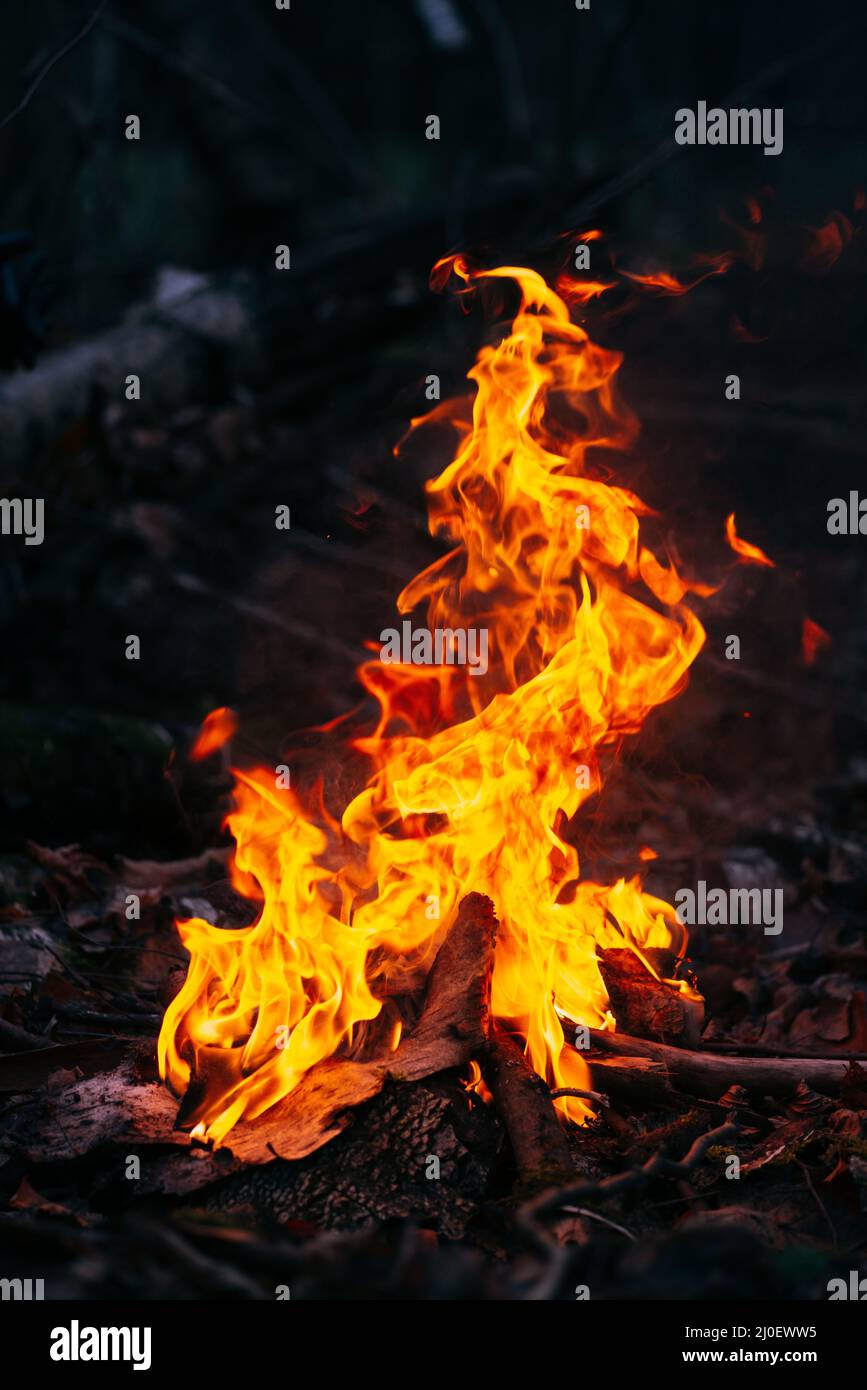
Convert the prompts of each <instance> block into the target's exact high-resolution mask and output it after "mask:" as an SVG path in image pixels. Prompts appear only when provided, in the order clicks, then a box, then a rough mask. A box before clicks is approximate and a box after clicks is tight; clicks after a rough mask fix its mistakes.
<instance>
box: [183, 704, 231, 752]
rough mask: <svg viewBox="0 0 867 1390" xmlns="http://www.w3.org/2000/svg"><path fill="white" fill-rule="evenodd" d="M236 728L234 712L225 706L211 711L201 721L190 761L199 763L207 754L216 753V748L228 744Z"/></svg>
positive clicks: (191, 750)
mask: <svg viewBox="0 0 867 1390" xmlns="http://www.w3.org/2000/svg"><path fill="white" fill-rule="evenodd" d="M237 727H238V716H237V715H236V714H235V711H234V710H231V709H228V708H226V706H225V705H222V706H221V707H220V708H219V709H213V710H211V713H210V714H208V715H206V716H205V718H204V719H203V720H202V727H201V728H200V730H199V732H198V735H197V737H196V741H195V743H194V744H193V746H192V748H191V749H190V754H189V756H190V761H191V762H194V763H195V762H199V761H200V760H201V759H202V758H207V757H208V756H209V754H211V753H216V751H217V749H218V748H222V747H223V744H224V743H228V742H229V739H230V738H231V737H232V735H233V734H234V733H235V731H236V729H237Z"/></svg>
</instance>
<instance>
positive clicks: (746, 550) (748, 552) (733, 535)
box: [726, 512, 776, 569]
mask: <svg viewBox="0 0 867 1390" xmlns="http://www.w3.org/2000/svg"><path fill="white" fill-rule="evenodd" d="M726 540H727V541H728V543H729V545H730V546H731V548H732V550H733V551H734V552H735V554H736V555H737V556H739V557H740V563H741V564H742V565H765V566H767V568H768V569H776V564H775V563H774V561H773V560H771V559H769V557H768V556H767V555H766V554H765V552H764V551H763V550H760V549H759V547H758V546H757V545H751V544H750V542H749V541H745V540H742V539H741V537H740V536H739V535H738V533H737V531H736V530H735V514H734V512H732V513H731V514H730V515H729V516H727V517H726Z"/></svg>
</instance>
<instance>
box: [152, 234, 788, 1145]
mask: <svg viewBox="0 0 867 1390" xmlns="http://www.w3.org/2000/svg"><path fill="white" fill-rule="evenodd" d="M452 272H454V273H455V274H456V275H457V276H458V277H459V279H460V280H461V282H462V285H463V286H464V288H463V290H462V291H461V292H462V293H463V294H464V295H466V294H471V293H476V292H478V290H479V289H484V288H488V289H490V288H492V287H499V288H501V289H502V290H503V292H504V293H514V290H513V289H512V285H513V283H514V284H515V285H517V287H518V289H519V291H520V304H519V307H518V309H517V312H516V314H515V317H514V320H513V322H512V324H511V327H510V329H509V330H508V331H507V332H506V333H505V334H504V336H503V337H502V339H501V341H499V342H498V343H497V344H496V345H495V346H486V347H483V348H482V350H481V351H480V353H479V355H478V358H477V360H476V363H475V366H474V367H473V368H472V370H471V371H470V373H469V378H470V380H471V381H472V382H473V383H474V385H475V397H474V400H473V407H472V419H471V421H470V420H468V419H467V418H466V417H465V416H462V415H461V414H460V413H459V412H458V411H453V412H452V413H451V415H450V416H449V417H448V418H450V419H451V420H452V423H453V424H454V426H455V428H456V429H457V431H458V441H457V446H456V450H455V455H454V458H453V460H452V462H451V463H449V464H448V466H447V467H446V468H445V469H444V470H443V472H442V473H441V474H440V476H439V477H438V478H436V479H434V480H433V481H432V482H430V483H428V484H427V492H428V497H429V510H430V530H431V532H432V534H433V535H435V536H439V537H441V538H443V539H444V540H445V541H446V542H448V544H449V547H450V548H449V550H448V552H447V553H446V554H445V555H444V556H443V558H442V559H440V560H438V561H437V562H435V563H434V564H432V565H430V566H429V567H428V568H427V569H426V570H424V571H423V572H422V573H421V574H419V575H418V576H417V577H416V578H415V579H414V580H413V581H412V582H411V583H410V584H408V585H407V587H406V588H405V589H404V591H403V593H402V594H401V595H400V597H399V599H398V608H399V611H400V612H401V613H402V614H407V613H410V612H412V611H414V610H415V609H416V608H417V607H418V605H420V604H426V607H427V624H428V628H429V629H430V630H437V629H449V630H452V631H454V630H456V629H466V628H468V627H472V628H475V629H479V630H481V629H484V630H486V631H487V633H488V635H489V639H490V641H489V653H490V659H489V662H488V663H487V669H486V670H484V671H482V669H481V667H478V668H477V669H475V670H473V671H470V670H469V669H468V667H467V666H461V665H442V666H439V667H434V666H431V667H425V666H418V665H411V664H405V665H402V664H385V663H383V662H382V661H378V660H373V661H369V662H366V663H365V664H364V665H363V666H362V667H361V668H360V671H359V675H360V678H361V680H362V682H363V684H364V686H365V687H366V689H367V690H368V691H369V692H370V693H371V694H373V695H374V696H375V697H376V699H377V701H378V703H379V706H380V718H379V722H378V725H377V727H376V729H375V730H374V731H373V733H371V734H370V735H369V736H368V737H366V738H362V739H357V740H355V741H354V743H353V745H352V746H353V747H354V748H355V749H356V750H357V751H359V752H361V753H363V754H365V755H366V756H367V757H368V758H369V759H370V760H371V763H372V770H371V773H370V776H369V778H368V780H367V783H366V785H365V786H364V787H363V788H362V789H361V791H360V792H359V793H358V795H357V796H355V797H354V799H353V800H351V801H350V803H349V805H347V806H346V807H345V809H344V811H343V814H342V817H341V820H340V821H339V823H338V822H336V821H333V820H330V819H329V818H328V816H327V815H325V814H324V813H323V812H322V810H321V809H311V807H305V805H303V804H302V801H301V800H300V799H299V797H298V795H297V794H296V792H295V790H292V791H289V790H288V789H286V790H284V789H282V788H278V787H276V786H275V781H274V775H273V772H272V771H271V770H267V769H264V768H262V769H258V770H254V771H252V772H237V773H236V791H235V810H234V811H233V813H232V814H231V815H230V816H229V818H228V825H229V828H230V830H231V832H232V835H233V837H234V839H235V842H236V846H237V847H236V851H235V856H234V865H233V871H232V872H233V881H234V883H235V886H236V888H237V889H238V890H239V891H241V892H242V893H244V894H246V896H247V897H250V898H255V899H256V901H257V902H258V903H259V915H258V918H257V920H256V921H255V923H254V924H253V925H252V926H249V927H245V928H242V929H233V930H225V929H220V928H217V927H214V926H212V925H210V924H209V923H208V922H205V921H203V920H201V919H198V918H194V919H191V920H186V921H182V922H179V923H178V929H179V932H180V935H181V938H182V940H183V943H184V945H185V946H186V947H187V949H188V950H189V952H190V956H191V960H190V965H189V971H188V975H187V979H186V982H185V984H184V985H183V987H182V989H181V991H180V993H179V994H178V995H177V997H176V998H175V999H174V1001H173V1002H172V1003H171V1004H170V1006H169V1008H168V1010H167V1012H166V1015H165V1019H164V1021H163V1027H162V1030H161V1033H160V1039H159V1058H160V1068H161V1073H162V1075H163V1076H164V1077H166V1078H167V1079H168V1080H169V1082H170V1083H171V1085H172V1086H173V1087H174V1088H175V1090H176V1091H179V1092H180V1091H184V1090H186V1089H187V1087H188V1086H189V1085H190V1083H191V1080H193V1079H195V1092H194V1094H195V1096H196V1103H195V1105H189V1106H188V1114H187V1119H188V1122H189V1123H190V1124H194V1125H196V1126H197V1133H200V1134H203V1135H207V1137H209V1138H210V1139H212V1140H214V1141H219V1140H220V1139H222V1138H223V1137H224V1136H225V1135H226V1134H227V1133H228V1131H229V1130H230V1129H231V1128H232V1126H233V1125H235V1124H236V1123H237V1122H238V1121H239V1120H240V1119H241V1118H242V1117H244V1116H246V1117H249V1118H252V1117H254V1116H256V1115H258V1114H261V1113H262V1112H263V1111H264V1110H266V1109H267V1108H268V1107H269V1106H271V1105H273V1104H274V1103H275V1102H276V1101H278V1100H279V1099H281V1098H282V1097H283V1096H285V1095H287V1094H288V1093H289V1092H291V1091H292V1089H293V1088H294V1087H295V1086H296V1085H297V1084H298V1082H299V1080H300V1079H301V1077H302V1076H303V1075H304V1074H305V1072H306V1071H308V1070H309V1068H311V1067H312V1066H314V1065H315V1064H316V1063H317V1062H319V1061H321V1060H322V1059H324V1058H327V1057H330V1056H332V1055H333V1054H334V1053H336V1052H338V1051H340V1052H341V1053H342V1054H344V1055H345V1054H346V1053H347V1051H348V1050H349V1049H357V1048H359V1047H360V1046H362V1045H363V1043H364V1040H365V1037H366V1036H367V1034H368V1033H371V1032H373V1031H374V1025H373V1021H374V1020H376V1019H378V1017H379V1015H380V1014H381V1012H385V1011H387V1010H393V1008H394V1002H393V1001H394V997H395V996H399V995H400V994H401V992H409V991H411V990H412V989H413V988H417V987H418V985H419V984H420V983H421V982H422V981H423V979H424V974H425V972H426V971H427V969H428V967H429V965H430V962H431V960H432V959H433V956H434V954H435V952H436V950H437V949H438V946H439V944H440V942H441V941H442V939H443V936H444V934H445V931H446V930H447V928H448V926H449V925H450V923H451V921H452V920H453V918H454V915H455V911H456V908H457V905H458V902H459V900H460V898H461V897H462V896H463V895H464V893H466V892H468V891H470V890H476V891H478V892H481V893H486V894H488V895H489V896H490V897H491V898H492V899H493V901H494V903H495V904H496V906H497V910H498V913H499V916H500V920H501V925H500V930H499V934H498V940H497V947H496V957H495V964H494V972H493V982H492V1011H493V1013H494V1015H495V1017H496V1018H497V1019H499V1020H500V1021H501V1022H502V1024H503V1025H504V1026H506V1027H508V1028H509V1029H510V1030H511V1031H513V1032H519V1033H520V1034H521V1035H522V1036H523V1038H524V1039H525V1040H526V1052H527V1055H528V1057H529V1059H530V1061H531V1063H532V1065H533V1067H534V1068H535V1069H536V1071H537V1072H538V1073H539V1074H540V1075H541V1076H543V1077H544V1078H546V1080H547V1081H548V1082H549V1083H550V1084H551V1085H552V1086H557V1087H578V1088H582V1089H587V1087H588V1085H589V1080H590V1078H589V1073H588V1068H587V1066H586V1065H585V1063H584V1062H583V1061H582V1060H581V1058H580V1055H579V1054H578V1053H577V1052H576V1051H575V1050H573V1048H572V1047H571V1046H570V1045H569V1044H567V1043H566V1041H565V1038H564V1029H563V1020H564V1019H566V1020H573V1021H575V1022H580V1023H586V1024H588V1025H591V1026H595V1027H607V1028H610V1027H612V1026H613V1024H614V1020H613V1018H612V1016H611V1014H610V1012H609V1009H608V997H607V994H606V990H605V986H604V984H603V981H602V978H601V975H600V972H599V968H598V964H597V959H596V950H597V947H598V946H605V947H611V946H627V947H631V948H632V949H633V950H635V951H636V952H638V953H641V952H642V948H653V947H668V948H669V949H671V950H673V951H674V952H675V954H677V955H682V954H683V951H684V949H685V946H686V934H685V931H684V929H683V927H682V926H681V925H680V923H679V922H678V920H677V917H676V915H675V912H674V909H673V908H672V907H671V906H670V905H669V904H668V903H667V902H664V901H662V900H661V899H659V898H656V897H653V896H651V895H650V894H648V893H646V892H645V891H644V890H643V888H642V884H641V881H640V878H639V877H637V876H636V877H633V878H630V879H619V880H618V881H617V882H615V883H613V884H602V883H596V882H593V881H592V880H590V879H588V878H586V877H583V876H582V872H581V856H580V853H579V849H578V848H577V846H576V840H577V839H578V836H579V831H578V827H577V826H576V824H575V823H574V822H575V817H576V816H577V815H578V812H579V811H580V810H581V808H582V806H584V804H585V803H586V802H587V801H588V799H589V798H590V797H592V796H593V795H594V793H595V792H597V791H598V789H599V787H600V786H601V782H602V776H603V768H604V765H605V761H606V759H607V758H608V757H609V756H610V753H611V752H612V751H616V749H617V747H618V746H619V745H620V744H621V742H622V740H623V739H624V737H625V736H626V735H629V734H634V733H636V732H637V731H638V730H639V729H640V727H641V725H642V723H643V721H644V720H645V718H646V717H647V715H648V714H649V713H650V712H651V711H652V710H653V709H654V708H655V707H656V706H658V705H660V704H662V703H663V702H665V701H667V700H670V699H672V698H673V697H674V696H675V695H677V694H678V692H679V691H680V690H681V689H682V688H683V686H684V684H685V682H686V680H687V678H688V672H689V668H690V666H691V664H692V662H693V661H694V660H695V658H696V656H697V655H698V652H699V651H700V649H701V647H702V645H703V643H704V640H705V634H704V629H703V628H702V625H701V623H700V622H699V620H698V619H697V617H696V616H695V614H694V613H693V612H692V610H691V608H690V607H689V606H688V604H687V603H685V602H684V599H685V596H686V595H687V594H688V593H689V592H699V589H698V586H697V585H693V584H690V583H688V582H687V580H686V579H684V578H683V577H682V576H681V575H679V574H678V573H677V572H676V570H675V568H674V566H673V565H671V564H666V563H663V561H661V560H660V559H659V558H657V556H656V555H655V554H654V553H653V552H652V551H651V550H650V549H649V548H648V547H647V546H646V545H645V544H643V543H642V540H641V537H640V519H641V517H642V516H645V515H647V514H648V511H649V509H648V508H647V507H646V506H645V505H644V504H643V503H642V502H641V501H640V499H639V498H638V497H636V496H635V495H634V494H633V493H631V492H630V491H628V490H627V489H625V488H623V487H619V486H614V485H611V484H609V483H606V482H604V481H603V480H602V478H601V476H600V473H601V470H600V468H599V465H598V462H597V459H598V451H600V450H602V449H607V450H611V449H615V448H619V449H622V448H624V447H625V446H627V445H628V444H630V443H631V441H632V440H633V439H634V437H635V434H636V426H635V422H634V420H633V418H632V416H631V414H630V413H629V412H628V411H627V410H626V409H625V408H624V407H623V406H622V405H621V404H619V402H618V399H617V394H616V390H615V379H616V376H617V372H618V369H619V367H620V363H621V355H620V354H619V353H617V352H614V351H611V350H609V349H605V348H602V347H599V346H598V345H597V344H595V343H594V342H592V341H591V340H590V338H589V337H588V335H587V333H586V332H585V330H584V329H583V328H582V327H580V326H578V325H576V324H575V323H573V322H572V321H571V320H570V316H569V311H568V308H567V306H566V304H565V303H564V302H563V299H562V298H561V297H560V296H558V294H557V293H556V292H555V291H554V290H553V289H551V288H550V287H549V286H548V285H547V284H546V283H545V281H544V280H543V279H542V278H541V276H539V275H538V274H537V273H536V272H534V271H532V270H527V269H523V268H520V267H516V266H503V267H500V268H498V269H495V270H489V271H474V270H471V269H470V267H469V266H468V264H467V262H466V260H465V259H464V258H450V259H449V260H447V261H443V262H441V263H440V264H439V265H438V266H437V267H436V268H435V271H434V277H433V278H434V280H435V282H436V283H437V284H439V285H442V284H444V283H445V281H446V280H447V279H448V278H449V276H450V274H451V273H452ZM436 418H438V419H442V418H444V415H443V412H442V407H439V408H438V410H437V412H436ZM415 423H416V424H417V423H418V422H415ZM731 521H732V533H733V528H734V521H733V518H732V519H731ZM739 544H740V545H741V546H743V545H745V543H743V542H739ZM749 549H750V551H751V552H753V551H754V548H753V547H750V548H749ZM755 553H756V554H761V552H755ZM704 592H707V590H705V591H704ZM642 958H643V957H642ZM679 988H681V989H682V990H684V991H688V990H689V986H688V985H686V984H684V983H682V982H681V983H680V985H679ZM386 997H388V1005H387V1006H386V1004H385V1003H384V1001H385V1000H386ZM393 1019H394V1013H393V1011H392V1012H389V1014H388V1023H389V1028H390V1034H389V1036H390V1038H391V1042H392V1044H393V1041H394V1036H395V1035H394V1025H393ZM380 1025H381V1026H382V1025H383V1020H382V1019H380ZM380 1035H381V1027H380ZM381 1050H382V1049H381V1048H380V1055H381ZM189 1100H190V1097H188V1102H189ZM556 1103H557V1106H558V1108H559V1109H560V1110H561V1112H562V1113H563V1114H564V1115H566V1116H567V1117H569V1118H571V1119H573V1120H580V1119H582V1118H583V1117H585V1116H586V1114H587V1113H588V1111H587V1107H586V1105H585V1104H584V1102H583V1101H581V1100H580V1099H578V1098H575V1097H562V1098H560V1099H558V1101H557V1102H556Z"/></svg>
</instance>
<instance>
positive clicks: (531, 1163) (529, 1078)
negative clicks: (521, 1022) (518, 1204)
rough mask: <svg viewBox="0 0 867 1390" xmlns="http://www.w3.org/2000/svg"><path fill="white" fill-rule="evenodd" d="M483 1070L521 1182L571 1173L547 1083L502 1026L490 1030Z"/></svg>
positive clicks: (562, 1134) (550, 1178)
mask: <svg viewBox="0 0 867 1390" xmlns="http://www.w3.org/2000/svg"><path fill="white" fill-rule="evenodd" d="M484 1072H485V1080H486V1081H487V1083H488V1085H489V1086H490V1088H491V1092H492V1094H493V1097H494V1103H495V1105H496V1107H497V1109H498V1111H499V1113H500V1116H501V1118H502V1120H503V1123H504V1124H505V1126H506V1129H507V1130H508V1134H509V1140H510V1142H511V1145H512V1152H513V1153H514V1156H515V1163H516V1165H517V1168H518V1174H519V1176H520V1179H521V1182H522V1183H524V1184H526V1185H530V1184H534V1183H538V1182H540V1181H543V1180H546V1179H547V1180H548V1181H552V1180H553V1176H554V1175H556V1174H558V1173H559V1174H561V1175H562V1174H564V1173H569V1174H571V1173H573V1172H574V1165H573V1164H572V1160H571V1156H570V1153H569V1145H568V1144H567V1142H566V1136H565V1134H564V1133H563V1130H562V1129H561V1128H560V1121H559V1120H558V1119H557V1115H556V1113H555V1111H554V1107H553V1105H552V1104H551V1094H550V1091H549V1090H548V1087H547V1086H546V1085H545V1082H544V1081H543V1080H542V1078H541V1077H540V1076H537V1075H536V1073H535V1072H534V1071H533V1069H532V1067H531V1066H530V1064H529V1062H528V1061H527V1059H526V1057H525V1056H524V1050H523V1047H521V1045H520V1044H519V1043H517V1042H516V1041H515V1039H514V1038H512V1037H510V1036H509V1034H508V1033H504V1032H502V1031H501V1030H500V1029H495V1030H494V1032H493V1035H492V1038H491V1044H490V1049H489V1052H488V1058H487V1063H486V1066H485V1068H484Z"/></svg>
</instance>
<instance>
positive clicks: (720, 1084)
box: [582, 1029, 849, 1100]
mask: <svg viewBox="0 0 867 1390" xmlns="http://www.w3.org/2000/svg"><path fill="white" fill-rule="evenodd" d="M590 1037H591V1046H592V1049H593V1050H595V1051H597V1052H601V1053H603V1054H606V1056H605V1057H604V1058H603V1059H599V1058H594V1057H593V1056H592V1055H587V1054H586V1053H582V1055H583V1056H584V1057H585V1059H586V1061H587V1062H588V1063H589V1064H590V1066H591V1068H595V1070H594V1082H595V1084H596V1085H597V1086H598V1088H599V1089H600V1090H601V1091H604V1090H605V1089H606V1084H607V1083H606V1077H607V1078H609V1084H610V1077H611V1075H612V1072H613V1071H615V1070H616V1069H617V1067H616V1062H615V1063H614V1064H613V1066H612V1065H606V1063H611V1061H612V1059H613V1058H614V1057H618V1058H625V1059H628V1058H636V1057H638V1058H644V1059H645V1061H646V1062H648V1063H653V1064H655V1066H656V1068H659V1069H661V1073H662V1075H661V1078H660V1079H661V1083H662V1084H663V1085H668V1086H671V1087H674V1088H675V1089H678V1090H682V1091H687V1092H689V1093H690V1094H691V1095H695V1096H703V1097H705V1098H707V1099H709V1100H718V1099H719V1097H720V1096H721V1095H723V1094H724V1092H725V1091H727V1090H728V1088H729V1086H732V1085H740V1086H743V1087H744V1088H745V1089H746V1090H748V1091H759V1092H762V1093H764V1094H766V1095H772V1096H785V1095H789V1094H790V1093H791V1092H793V1091H794V1090H795V1089H796V1088H797V1085H798V1082H799V1081H804V1082H806V1084H807V1085H808V1086H809V1087H811V1089H812V1090H815V1091H822V1092H824V1093H825V1094H827V1095H836V1094H837V1093H838V1092H839V1090H840V1084H841V1082H842V1080H843V1077H844V1076H845V1073H846V1069H847V1067H848V1065H849V1059H848V1058H847V1057H845V1056H841V1057H835V1058H830V1057H828V1058H825V1057H821V1058H817V1057H811V1058H807V1057H737V1056H720V1055H719V1054H718V1053H710V1052H698V1051H693V1050H690V1049H688V1048H682V1047H669V1046H668V1045H667V1044H665V1043H658V1042H650V1041H648V1040H646V1039H644V1038H632V1037H629V1036H628V1035H627V1034H625V1033H600V1032H598V1031H597V1030H596V1029H590ZM600 1060H601V1061H602V1065H598V1063H599V1062H600ZM632 1070H633V1071H634V1069H632ZM651 1075H652V1073H651V1072H647V1071H644V1079H645V1080H646V1079H647V1078H648V1077H650V1076H651ZM651 1084H652V1083H651Z"/></svg>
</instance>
